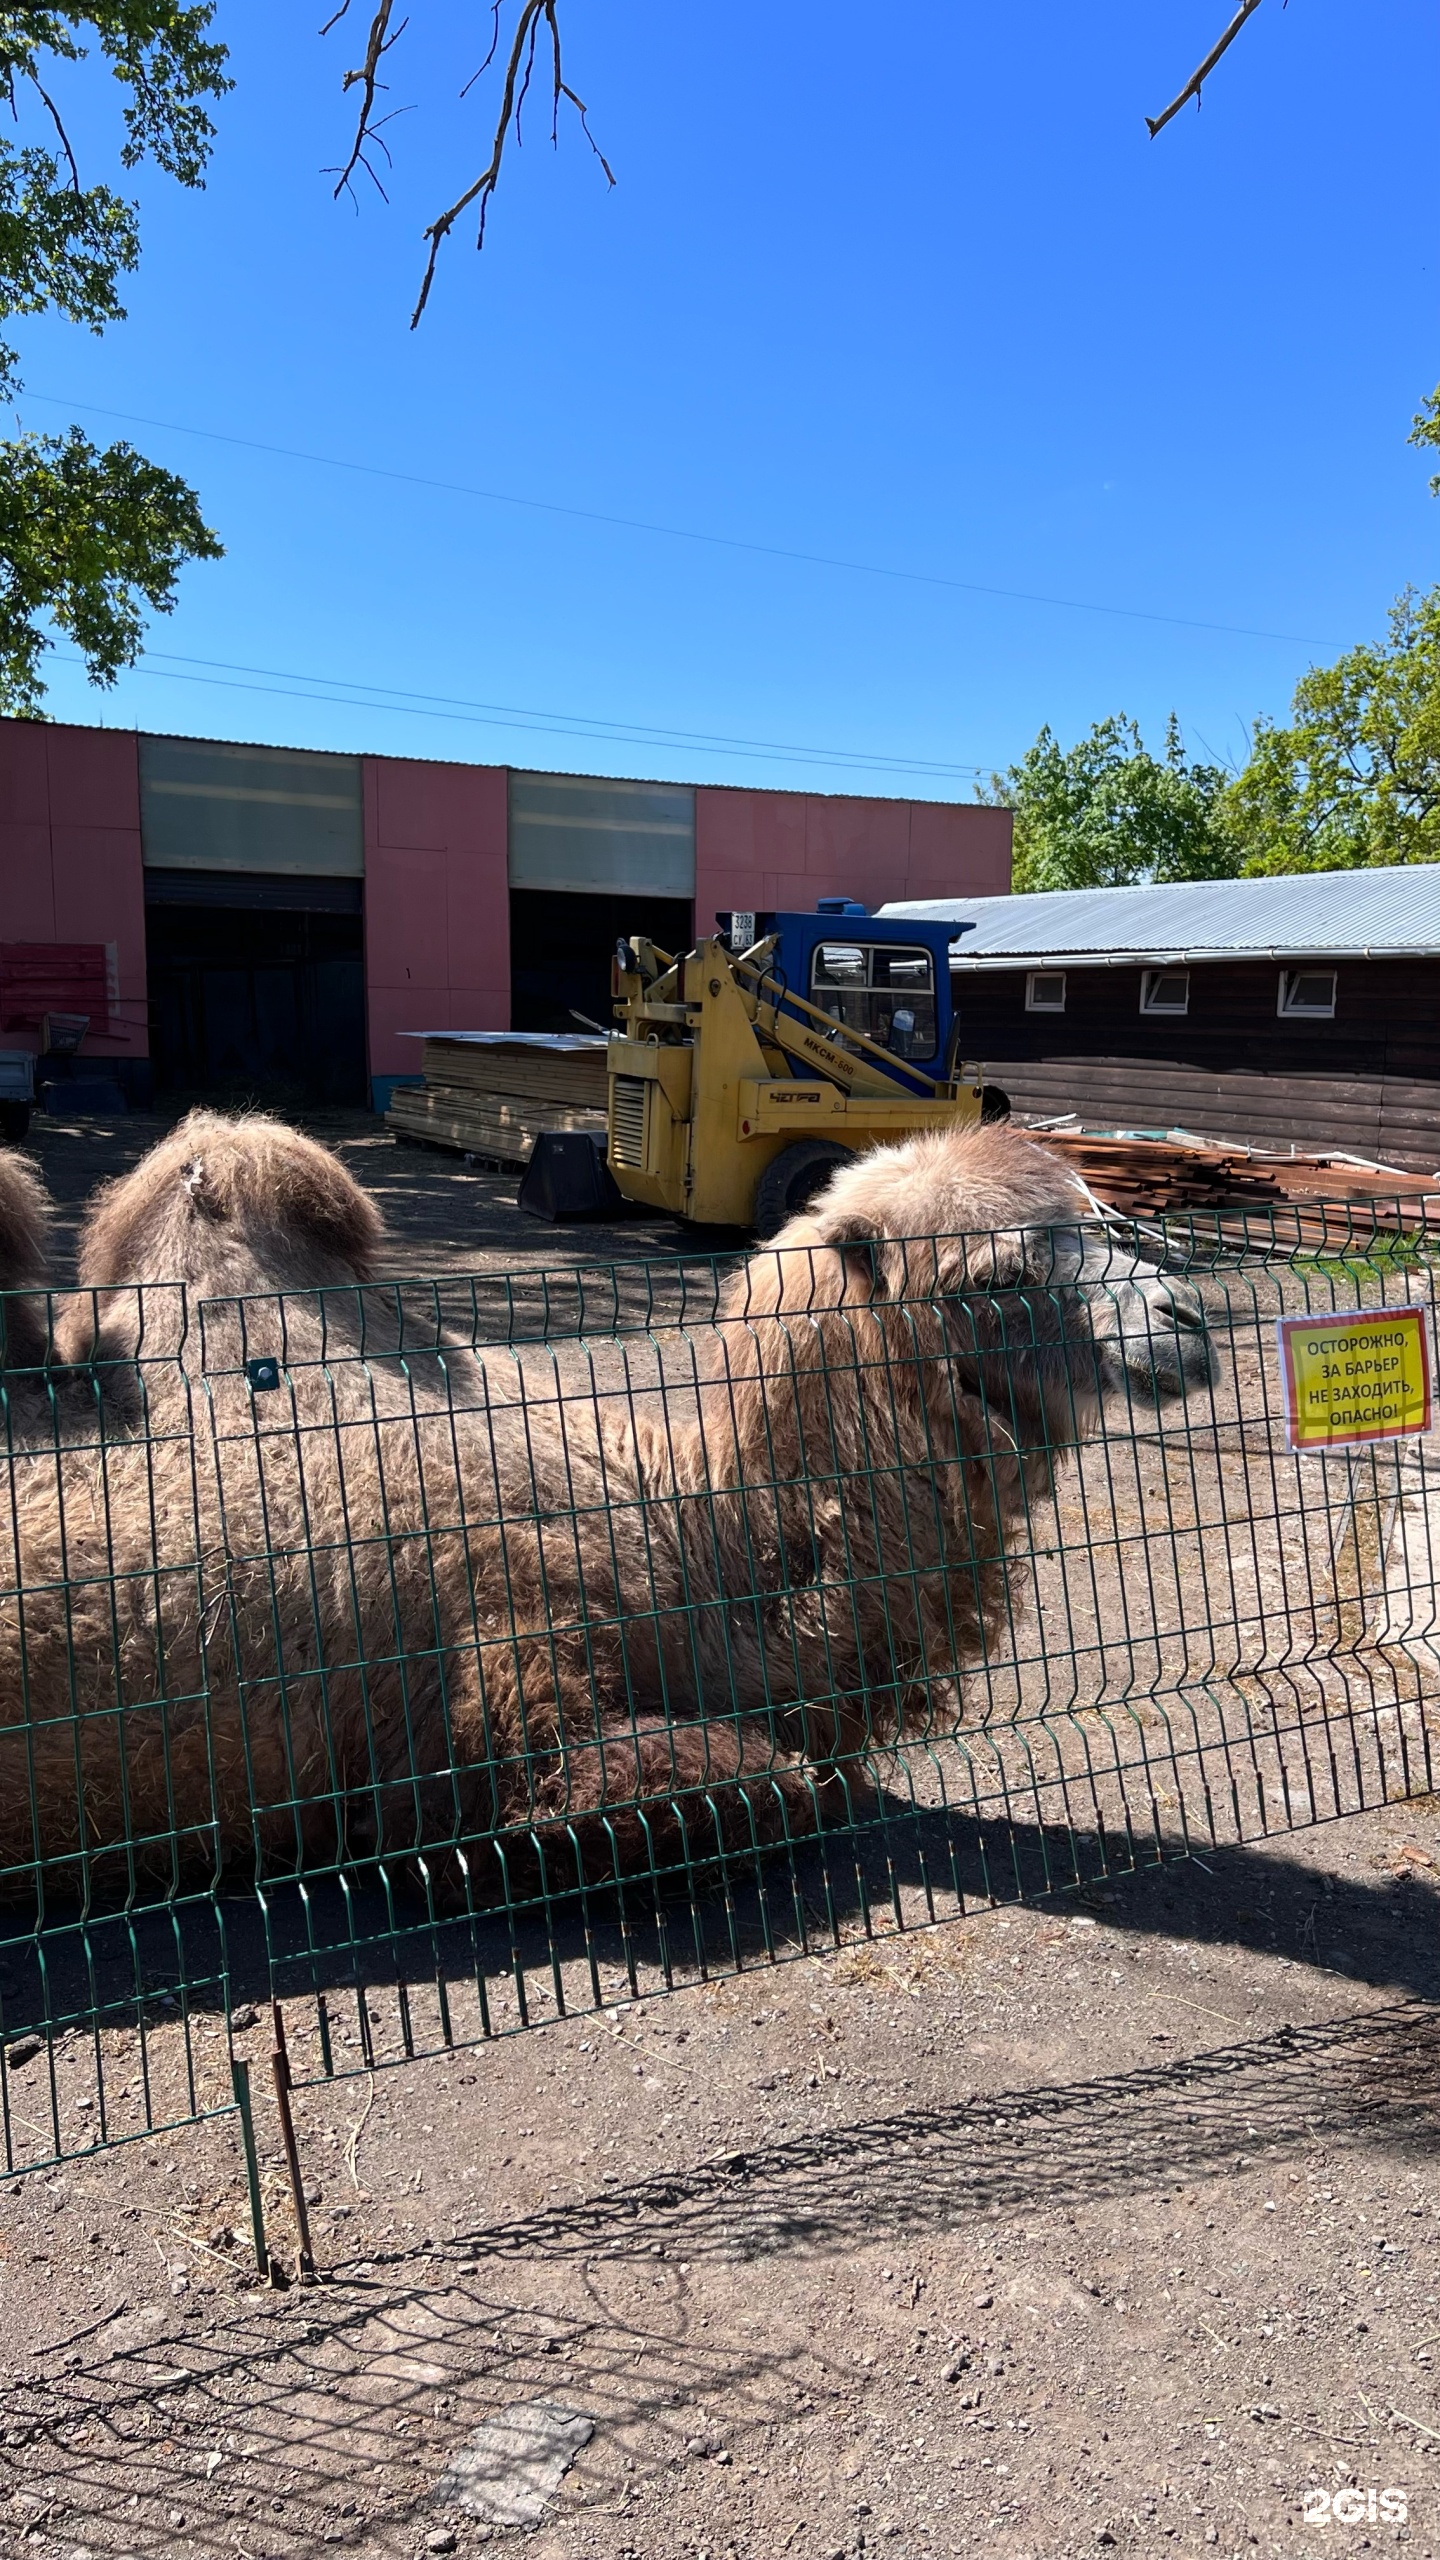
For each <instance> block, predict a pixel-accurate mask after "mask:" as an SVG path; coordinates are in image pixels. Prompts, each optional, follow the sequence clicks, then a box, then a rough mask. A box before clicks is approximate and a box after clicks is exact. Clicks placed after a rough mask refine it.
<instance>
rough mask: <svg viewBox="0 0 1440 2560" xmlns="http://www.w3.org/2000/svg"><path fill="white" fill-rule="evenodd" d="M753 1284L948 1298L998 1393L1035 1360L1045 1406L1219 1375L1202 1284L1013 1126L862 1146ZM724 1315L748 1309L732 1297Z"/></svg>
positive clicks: (778, 1300) (755, 1289) (879, 1300)
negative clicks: (1109, 1225) (1132, 1238)
mask: <svg viewBox="0 0 1440 2560" xmlns="http://www.w3.org/2000/svg"><path fill="white" fill-rule="evenodd" d="M772 1257H773V1258H774V1262H773V1269H771V1268H770V1267H769V1266H770V1265H771V1258H772ZM744 1283H745V1287H744V1303H743V1311H744V1312H747V1313H748V1312H750V1311H751V1310H754V1311H755V1312H762V1311H763V1312H765V1313H771V1314H781V1313H786V1312H788V1311H789V1310H791V1309H793V1310H794V1311H795V1312H797V1313H798V1312H799V1311H800V1309H801V1307H802V1306H803V1305H804V1304H805V1302H806V1299H807V1294H808V1296H809V1298H810V1302H811V1303H815V1302H816V1292H817V1291H818V1293H819V1297H820V1298H821V1299H824V1300H826V1301H828V1302H829V1303H830V1304H832V1305H840V1306H845V1305H850V1306H855V1305H859V1304H860V1303H865V1304H867V1305H869V1306H871V1307H872V1308H878V1307H879V1306H881V1305H883V1304H885V1303H889V1304H890V1305H892V1306H893V1307H895V1308H896V1309H897V1311H898V1310H899V1309H901V1308H904V1307H906V1306H907V1305H919V1304H920V1303H922V1302H923V1303H925V1304H928V1305H930V1306H932V1307H937V1306H938V1307H939V1308H940V1309H941V1310H943V1312H944V1314H945V1317H946V1329H947V1336H948V1343H949V1348H950V1351H951V1353H952V1356H959V1357H962V1358H965V1359H967V1361H976V1362H979V1363H980V1365H981V1367H982V1369H984V1370H987V1371H989V1372H990V1376H989V1378H988V1382H987V1393H991V1394H993V1393H994V1392H995V1391H996V1390H998V1389H999V1388H1000V1386H1001V1380H1002V1374H1003V1375H1005V1376H1008V1377H1009V1378H1010V1379H1011V1382H1012V1384H1013V1379H1014V1374H1015V1373H1016V1372H1017V1371H1018V1370H1019V1369H1021V1368H1029V1369H1030V1370H1031V1371H1032V1372H1033V1373H1034V1376H1035V1380H1036V1383H1037V1385H1041V1386H1043V1388H1044V1389H1045V1401H1046V1403H1047V1404H1051V1403H1052V1402H1053V1399H1054V1394H1055V1390H1056V1387H1057V1384H1058V1383H1059V1381H1060V1379H1061V1378H1062V1377H1063V1383H1064V1392H1065V1394H1066V1395H1067V1396H1068V1397H1069V1398H1070V1399H1072V1400H1073V1401H1075V1402H1076V1403H1078V1404H1079V1405H1080V1406H1081V1407H1082V1408H1083V1407H1093V1406H1094V1405H1095V1404H1096V1403H1099V1404H1103V1403H1104V1402H1105V1401H1106V1400H1107V1399H1108V1398H1111V1397H1115V1396H1120V1397H1124V1398H1127V1399H1135V1400H1138V1401H1141V1402H1144V1403H1146V1404H1159V1403H1162V1402H1166V1401H1168V1400H1169V1399H1171V1398H1173V1397H1178V1396H1186V1395H1189V1394H1191V1393H1192V1392H1193V1391H1194V1390H1195V1389H1196V1388H1198V1387H1202V1386H1207V1385H1209V1384H1210V1382H1211V1381H1212V1380H1213V1378H1214V1376H1215V1374H1216V1360H1215V1354H1214V1349H1213V1346H1212V1344H1211V1341H1210V1338H1209V1334H1208V1332H1207V1329H1206V1323H1205V1312H1204V1307H1203V1304H1202V1302H1201V1299H1200V1296H1199V1293H1198V1292H1197V1291H1196V1290H1195V1289H1193V1288H1192V1287H1190V1285H1189V1284H1188V1283H1187V1282H1185V1281H1183V1280H1179V1279H1175V1278H1172V1277H1170V1276H1169V1275H1167V1274H1166V1273H1163V1272H1162V1271H1160V1270H1159V1269H1158V1268H1157V1267H1156V1266H1155V1265H1154V1264H1153V1263H1149V1262H1145V1261H1143V1260H1141V1259H1140V1257H1139V1256H1137V1255H1135V1254H1133V1253H1131V1252H1129V1251H1128V1249H1126V1248H1125V1247H1124V1246H1123V1245H1121V1244H1120V1243H1118V1242H1117V1241H1116V1240H1115V1239H1114V1238H1113V1237H1112V1236H1111V1235H1110V1234H1109V1232H1108V1231H1107V1229H1106V1228H1105V1226H1104V1224H1103V1222H1102V1221H1101V1220H1100V1219H1099V1218H1098V1217H1097V1216H1096V1215H1095V1212H1094V1208H1093V1204H1092V1203H1091V1201H1090V1198H1089V1195H1088V1193H1087V1192H1086V1191H1085V1190H1084V1187H1083V1185H1081V1184H1080V1182H1079V1181H1078V1179H1077V1177H1076V1176H1075V1175H1074V1174H1073V1173H1072V1172H1071V1170H1070V1168H1069V1167H1068V1166H1067V1165H1066V1164H1064V1163H1063V1162H1062V1161H1061V1160H1060V1159H1059V1158H1058V1157H1056V1156H1054V1155H1051V1154H1050V1153H1049V1152H1048V1151H1047V1150H1046V1149H1045V1148H1044V1147H1042V1146H1039V1145H1037V1144H1036V1143H1035V1141H1034V1140H1033V1139H1031V1138H1027V1137H1024V1136H1022V1134H1021V1133H1020V1132H1019V1131H1018V1130H1015V1129H1012V1128H1010V1127H1009V1126H1008V1125H1006V1124H1005V1123H1003V1122H1002V1123H999V1124H989V1125H985V1126H977V1127H972V1128H967V1129H962V1130H957V1131H954V1132H945V1133H936V1134H931V1135H926V1136H923V1137H918V1138H912V1139H910V1140H908V1141H907V1142H905V1143H904V1144H903V1145H900V1146H894V1147H877V1148H875V1149H874V1150H872V1151H870V1152H869V1153H867V1154H864V1155H859V1156H856V1157H855V1158H854V1159H853V1160H852V1162H850V1163H849V1164H847V1165H844V1166H842V1167H841V1169H840V1170H839V1171H838V1172H837V1173H836V1174H834V1175H833V1176H832V1178H831V1180H830V1181H829V1182H828V1183H827V1185H826V1187H825V1189H824V1190H823V1191H822V1192H820V1193H819V1194H818V1195H817V1196H816V1197H815V1199H813V1200H812V1201H811V1202H810V1204H809V1207H808V1208H807V1210H806V1211H805V1213H804V1215H803V1216H802V1217H800V1218H797V1219H794V1220H792V1221H791V1224H790V1225H789V1226H788V1227H785V1228H783V1229H782V1230H781V1232H780V1233H779V1235H777V1236H776V1237H775V1238H774V1239H773V1241H772V1242H771V1244H770V1245H769V1246H768V1247H767V1248H766V1249H765V1252H764V1253H763V1254H760V1255H756V1256H753V1257H752V1259H751V1262H750V1264H749V1265H748V1266H747V1270H746V1273H745V1275H744ZM726 1312H727V1313H729V1314H736V1313H740V1312H742V1307H741V1305H740V1304H738V1303H737V1302H736V1300H735V1299H734V1298H733V1297H732V1300H731V1303H730V1305H729V1307H728V1308H727V1310H726ZM1055 1418H1056V1420H1057V1421H1058V1416H1056V1417H1055ZM1086 1418H1087V1417H1086V1415H1085V1414H1084V1412H1083V1411H1082V1412H1080V1413H1077V1415H1076V1416H1075V1420H1076V1422H1077V1423H1078V1424H1079V1425H1080V1427H1081V1428H1083V1427H1085V1423H1086ZM1061 1436H1062V1437H1065V1438H1069V1437H1073V1436H1075V1434H1074V1430H1073V1429H1072V1430H1069V1431H1065V1432H1063V1433H1062V1434H1061Z"/></svg>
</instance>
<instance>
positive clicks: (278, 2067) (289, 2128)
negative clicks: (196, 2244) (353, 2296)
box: [270, 2000, 315, 2283]
mask: <svg viewBox="0 0 1440 2560" xmlns="http://www.w3.org/2000/svg"><path fill="white" fill-rule="evenodd" d="M270 2008H271V2014H272V2016H273V2017H274V2020H275V2050H274V2052H273V2053H272V2054H271V2056H270V2068H271V2070H272V2071H273V2072H274V2075H275V2105H276V2108H277V2110H278V2112H279V2117H280V2138H281V2141H282V2142H283V2143H284V2145H285V2166H286V2169H287V2170H288V2171H289V2174H290V2194H291V2197H292V2199H293V2202H294V2206H295V2228H296V2230H297V2232H298V2233H299V2235H300V2248H299V2254H298V2257H297V2260H296V2268H295V2272H296V2274H297V2275H298V2276H299V2278H300V2280H301V2282H302V2283H308V2282H309V2281H310V2280H311V2279H312V2278H313V2276H314V2273H315V2256H314V2252H313V2250H312V2249H311V2246H310V2216H309V2214H308V2213H307V2212H306V2209H305V2181H304V2179H303V2178H302V2177H301V2175H300V2145H299V2143H298V2142H297V2141H296V2139H295V2118H294V2116H293V2115H292V2114H291V2112H290V2054H289V2050H288V2047H287V2046H286V2042H285V2015H284V2011H283V2010H282V2009H281V2006H280V2003H279V2001H278V2000H272V2001H271V2003H270Z"/></svg>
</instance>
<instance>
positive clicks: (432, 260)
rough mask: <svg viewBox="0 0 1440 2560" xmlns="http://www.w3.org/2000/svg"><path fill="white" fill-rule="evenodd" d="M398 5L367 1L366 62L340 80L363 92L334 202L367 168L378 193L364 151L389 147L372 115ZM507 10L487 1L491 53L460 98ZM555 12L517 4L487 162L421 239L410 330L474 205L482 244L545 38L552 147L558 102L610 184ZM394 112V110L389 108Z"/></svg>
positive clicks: (397, 33)
mask: <svg viewBox="0 0 1440 2560" xmlns="http://www.w3.org/2000/svg"><path fill="white" fill-rule="evenodd" d="M350 5H351V0H335V6H334V7H333V9H332V11H331V14H330V16H329V18H328V19H327V20H326V22H325V25H324V26H323V27H322V28H321V31H320V32H321V34H322V35H328V34H329V33H330V30H331V28H332V27H336V26H338V25H339V24H340V21H341V19H342V18H344V17H346V16H348V14H349V10H350ZM396 5H397V0H370V27H369V33H368V36H367V38H366V43H365V58H364V61H363V62H362V63H361V64H360V65H359V66H358V68H357V69H355V70H353V71H347V72H346V74H345V77H344V82H343V86H344V88H345V89H346V90H349V89H355V88H358V89H359V91H360V113H359V116H358V117H357V119H356V125H355V135H354V140H353V142H352V144H351V147H350V156H349V158H348V159H347V161H346V163H345V166H344V168H343V169H341V171H340V173H339V176H338V179H337V181H336V186H335V193H336V195H337V196H338V195H340V194H341V193H342V192H343V191H344V189H345V188H347V187H348V186H349V185H350V183H351V180H352V179H353V177H354V174H355V171H356V169H357V168H361V169H364V170H365V171H366V172H367V174H368V175H369V176H370V178H371V179H372V180H373V181H374V183H375V185H376V186H377V187H378V186H379V185H380V181H379V179H378V178H377V177H376V175H375V171H374V169H373V168H372V167H371V164H370V161H369V158H368V157H367V151H368V148H369V146H370V145H371V144H372V143H378V144H379V147H380V149H381V150H382V151H384V150H385V149H386V145H385V142H384V139H383V137H382V135H381V133H380V127H381V125H382V124H385V123H387V122H388V121H389V118H388V117H386V116H379V117H377V116H376V114H375V101H376V98H377V96H378V94H379V91H380V90H381V89H382V88H383V86H384V83H383V81H382V80H381V78H380V70H381V65H382V63H383V62H384V59H385V56H386V55H387V54H388V53H389V52H390V51H391V49H392V47H393V46H395V45H396V44H398V43H399V41H400V38H401V36H402V35H403V34H404V33H405V30H406V27H407V26H408V25H409V20H408V18H402V19H401V20H400V22H399V24H398V26H394V27H392V23H391V22H392V19H393V16H394V11H395V7H396ZM504 5H505V0H491V8H490V16H491V34H490V46H489V50H488V52H487V53H486V56H485V59H484V61H483V62H482V63H481V64H480V66H479V69H478V70H476V71H474V72H472V73H471V75H470V78H469V79H468V80H467V81H466V82H465V85H464V87H463V89H462V90H461V92H460V94H461V96H462V98H463V97H468V96H469V93H470V91H471V89H472V88H473V87H474V85H475V83H476V81H477V80H479V79H480V78H481V77H482V75H483V74H484V73H485V72H486V71H487V70H488V69H489V67H490V65H491V63H492V62H493V61H494V60H495V58H496V55H497V53H498V52H499V51H500V49H501V13H502V9H503V8H504ZM559 8H560V0H518V7H517V10H516V16H515V22H514V25H513V27H512V29H511V33H510V41H509V45H508V48H507V49H506V53H505V74H504V80H503V84H502V87H501V92H500V105H499V112H498V114H497V116H496V119H495V129H494V133H493V135H492V137H491V143H490V157H489V160H488V161H487V163H486V165H485V167H484V168H483V169H482V170H481V172H480V175H479V177H478V178H475V179H474V180H472V182H471V184H470V185H469V186H468V187H466V189H465V190H464V193H463V194H461V195H459V196H457V197H456V199H455V202H454V203H453V204H452V205H449V206H447V207H446V210H445V211H444V212H443V213H441V214H437V216H436V218H435V220H434V221H433V222H432V223H430V224H429V225H428V227H427V229H426V231H425V233H424V238H425V240H426V242H427V244H428V255H427V257H426V261H425V272H424V275H423V276H422V278H421V280H420V292H419V295H418V297H417V300H416V303H415V308H414V310H413V311H412V313H411V315H410V326H411V328H412V329H413V328H414V327H415V325H416V323H417V322H418V320H419V318H420V315H421V313H422V312H423V310H424V308H425V305H426V303H427V302H428V301H429V299H430V288H431V286H432V284H433V283H434V281H435V266H436V261H437V259H438V258H439V255H440V251H441V249H442V247H443V245H444V243H445V241H446V240H447V239H448V238H449V236H450V233H451V232H452V231H453V230H454V228H455V225H456V223H457V222H458V221H460V219H461V217H462V216H463V215H464V214H466V213H468V212H469V210H470V208H471V206H472V205H475V206H478V208H479V215H478V222H477V228H476V240H475V245H476V247H477V248H483V246H484V243H485V220H486V215H487V214H488V212H489V209H490V199H491V197H492V196H493V194H494V193H495V189H496V186H497V185H498V183H499V179H500V168H501V163H502V161H503V160H504V157H505V151H506V147H507V145H508V143H509V141H510V138H511V135H512V134H513V135H514V138H515V142H516V145H517V147H518V145H519V142H520V124H521V111H522V109H523V107H524V104H525V99H526V96H527V93H528V91H529V87H530V81H531V77H532V75H533V73H534V70H535V63H536V56H537V52H538V49H539V45H540V42H541V40H542V38H544V37H547V36H548V50H549V54H550V64H551V113H550V138H551V140H552V142H555V141H558V139H559V121H560V108H561V104H562V102H563V103H564V104H567V105H569V106H571V107H573V108H574V110H575V113H576V116H577V117H578V119H579V122H580V129H581V131H582V133H583V134H584V136H585V139H586V141H587V142H588V143H589V145H590V148H591V150H592V151H593V152H594V154H595V157H596V159H597V160H598V161H599V163H600V166H601V168H602V169H603V170H604V172H605V176H606V179H607V181H608V183H609V184H610V185H611V186H612V187H613V186H614V184H615V172H614V170H613V169H612V168H611V166H610V163H609V161H608V160H607V159H606V157H605V154H604V152H603V151H602V150H601V148H600V146H599V144H598V142H597V141H596V139H595V136H594V135H593V133H592V132H591V130H590V126H589V123H588V121H587V114H586V107H585V101H584V99H583V98H581V97H578V96H577V95H576V92H575V91H574V90H573V89H572V88H571V86H570V84H569V82H568V81H567V79H566V78H565V74H564V67H563V64H562V61H561V50H560V19H559ZM393 112H395V111H394V110H392V113H393ZM387 157H388V153H387ZM380 192H381V193H382V195H383V193H384V189H383V188H381V190H380Z"/></svg>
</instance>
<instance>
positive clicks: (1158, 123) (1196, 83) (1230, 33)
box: [1145, 0, 1260, 142]
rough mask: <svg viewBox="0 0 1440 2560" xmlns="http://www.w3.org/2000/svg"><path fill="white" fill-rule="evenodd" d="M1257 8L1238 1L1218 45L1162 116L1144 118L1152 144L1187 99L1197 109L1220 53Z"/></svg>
mask: <svg viewBox="0 0 1440 2560" xmlns="http://www.w3.org/2000/svg"><path fill="white" fill-rule="evenodd" d="M1259 6H1260V0H1240V6H1239V8H1238V9H1237V10H1236V12H1235V15H1234V17H1233V18H1232V19H1231V21H1230V24H1229V26H1228V27H1227V28H1226V30H1225V33H1224V34H1223V36H1222V37H1221V38H1220V41H1219V43H1218V44H1216V45H1212V46H1211V48H1210V51H1209V52H1208V53H1207V54H1206V56H1205V59H1204V61H1203V62H1202V63H1201V65H1200V68H1199V70H1198V71H1192V72H1191V74H1190V77H1189V79H1188V80H1187V81H1186V83H1185V86H1184V88H1183V89H1182V90H1181V92H1180V94H1179V96H1178V97H1177V98H1172V99H1171V101H1170V104H1169V106H1168V107H1166V109H1165V110H1164V113H1163V114H1161V115H1158V116H1147V117H1146V119H1145V122H1146V124H1147V125H1148V126H1149V128H1150V139H1151V141H1152V142H1153V141H1154V139H1155V136H1156V134H1157V133H1159V132H1160V131H1161V130H1162V128H1163V127H1164V126H1165V125H1167V124H1168V123H1169V122H1170V119H1171V117H1172V116H1178V114H1179V113H1180V110H1181V108H1182V107H1183V106H1184V105H1185V103H1186V101H1187V99H1190V98H1193V99H1194V101H1195V104H1196V105H1197V107H1198V105H1199V104H1200V92H1201V90H1202V89H1203V87H1204V85H1205V83H1206V81H1207V80H1208V79H1209V77H1210V74H1211V72H1212V71H1213V70H1214V68H1215V65H1216V63H1217V62H1218V61H1219V59H1220V56H1221V55H1222V53H1228V51H1229V49H1230V47H1231V45H1232V44H1233V43H1234V41H1235V39H1236V37H1237V36H1238V34H1239V33H1240V30H1241V28H1242V27H1243V26H1244V24H1245V21H1246V19H1247V18H1251V17H1253V16H1254V14H1255V11H1256V10H1257V9H1258V8H1259Z"/></svg>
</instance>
